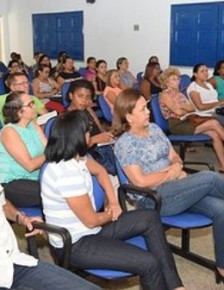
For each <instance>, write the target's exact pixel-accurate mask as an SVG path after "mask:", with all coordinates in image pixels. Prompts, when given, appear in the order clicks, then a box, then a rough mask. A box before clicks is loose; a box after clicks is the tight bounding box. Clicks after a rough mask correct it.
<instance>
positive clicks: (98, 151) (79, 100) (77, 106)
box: [67, 79, 116, 175]
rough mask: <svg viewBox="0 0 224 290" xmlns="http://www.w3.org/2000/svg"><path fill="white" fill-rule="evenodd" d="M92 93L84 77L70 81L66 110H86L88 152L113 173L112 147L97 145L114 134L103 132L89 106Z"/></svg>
mask: <svg viewBox="0 0 224 290" xmlns="http://www.w3.org/2000/svg"><path fill="white" fill-rule="evenodd" d="M94 95H95V92H94V87H93V84H92V83H91V82H89V81H87V80H84V79H80V80H76V81H74V82H71V85H70V87H69V90H68V94H67V101H68V102H70V106H69V107H68V111H74V110H80V111H85V112H86V114H87V116H88V119H89V122H90V138H89V143H88V147H89V149H88V152H89V153H90V154H91V155H92V156H93V157H94V159H95V160H97V161H98V162H99V163H100V164H101V165H103V166H104V167H105V169H106V170H107V172H108V173H110V174H112V175H115V174H116V168H115V165H114V162H111V157H110V156H113V150H112V148H111V147H110V146H103V147H98V146H97V144H99V143H110V142H112V141H113V137H114V136H113V134H112V133H111V132H105V130H104V128H103V127H102V126H101V124H100V121H99V119H98V117H97V115H96V113H95V112H94V110H93V109H92V108H91V104H92V100H93V97H94Z"/></svg>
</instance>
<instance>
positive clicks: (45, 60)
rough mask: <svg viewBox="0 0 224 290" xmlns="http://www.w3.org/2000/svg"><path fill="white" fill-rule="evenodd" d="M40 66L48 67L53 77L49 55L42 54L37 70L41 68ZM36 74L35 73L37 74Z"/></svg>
mask: <svg viewBox="0 0 224 290" xmlns="http://www.w3.org/2000/svg"><path fill="white" fill-rule="evenodd" d="M40 65H47V66H48V67H49V69H50V75H52V73H51V72H52V65H51V60H50V57H49V56H48V55H47V54H42V55H41V56H40V57H39V60H38V63H37V68H38V67H39V66H40ZM35 73H36V72H34V74H35Z"/></svg>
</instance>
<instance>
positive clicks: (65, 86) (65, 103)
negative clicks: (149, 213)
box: [61, 82, 70, 109]
mask: <svg viewBox="0 0 224 290" xmlns="http://www.w3.org/2000/svg"><path fill="white" fill-rule="evenodd" d="M69 87H70V82H65V83H64V84H63V86H62V89H61V95H62V104H63V106H64V107H65V109H66V108H68V106H69V105H70V103H69V102H68V101H67V99H66V97H67V93H68V89H69Z"/></svg>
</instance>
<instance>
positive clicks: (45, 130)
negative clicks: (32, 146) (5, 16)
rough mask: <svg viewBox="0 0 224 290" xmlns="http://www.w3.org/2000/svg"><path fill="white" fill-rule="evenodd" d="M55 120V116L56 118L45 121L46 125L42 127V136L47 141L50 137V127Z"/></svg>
mask: <svg viewBox="0 0 224 290" xmlns="http://www.w3.org/2000/svg"><path fill="white" fill-rule="evenodd" d="M56 118H57V116H56V117H53V118H50V119H49V120H47V123H46V124H45V126H44V134H45V136H46V138H47V139H48V138H49V136H50V133H51V127H52V125H53V123H54V121H55V120H56Z"/></svg>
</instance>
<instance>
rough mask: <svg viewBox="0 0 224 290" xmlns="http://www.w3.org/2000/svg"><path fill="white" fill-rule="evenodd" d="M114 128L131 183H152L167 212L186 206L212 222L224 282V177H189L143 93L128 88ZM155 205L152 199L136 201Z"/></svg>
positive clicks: (117, 151)
mask: <svg viewBox="0 0 224 290" xmlns="http://www.w3.org/2000/svg"><path fill="white" fill-rule="evenodd" d="M114 129H115V130H116V131H115V133H116V135H117V136H119V138H118V139H117V141H116V143H115V155H116V157H117V159H118V160H119V162H120V164H121V166H122V168H123V170H124V172H125V174H126V175H127V177H128V179H129V181H130V183H131V184H133V185H136V186H139V187H150V188H154V189H156V190H157V192H159V193H160V195H161V197H162V207H161V214H162V215H167V216H169V215H175V214H179V213H182V212H184V211H186V210H190V211H193V212H197V213H201V214H204V215H206V216H208V217H210V218H211V219H212V220H213V236H214V243H215V247H214V249H215V257H216V265H217V272H216V273H217V277H218V279H217V281H221V280H222V281H223V282H224V243H223V241H224V231H223V228H224V210H223V209H224V179H223V177H221V175H219V174H218V173H215V172H210V171H201V172H198V173H195V174H192V175H189V176H187V174H186V172H185V171H183V164H182V161H181V159H180V157H179V156H178V155H177V153H176V152H175V151H174V149H173V147H172V145H171V143H170V141H169V140H168V138H167V137H166V136H165V134H164V133H163V132H162V130H161V129H160V128H159V127H158V126H157V125H156V124H153V123H149V110H148V109H147V102H146V100H145V99H144V97H142V96H141V94H140V93H139V92H138V91H135V90H133V89H126V90H123V91H122V92H121V93H120V94H119V96H118V97H117V99H116V102H115V107H114ZM137 203H138V206H139V207H140V208H151V206H152V205H151V203H150V201H149V199H148V198H147V197H143V198H141V199H140V200H138V201H137Z"/></svg>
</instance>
